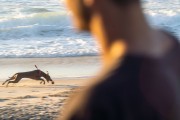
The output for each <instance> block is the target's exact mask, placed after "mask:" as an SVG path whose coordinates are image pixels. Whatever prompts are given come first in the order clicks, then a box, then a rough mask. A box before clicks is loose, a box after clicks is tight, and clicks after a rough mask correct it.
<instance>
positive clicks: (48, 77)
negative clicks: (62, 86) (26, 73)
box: [45, 71, 54, 84]
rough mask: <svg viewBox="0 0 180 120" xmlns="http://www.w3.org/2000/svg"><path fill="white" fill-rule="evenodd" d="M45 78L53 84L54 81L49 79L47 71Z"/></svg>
mask: <svg viewBox="0 0 180 120" xmlns="http://www.w3.org/2000/svg"><path fill="white" fill-rule="evenodd" d="M45 78H46V80H47V82H49V81H51V83H52V84H54V81H53V80H52V79H51V77H50V75H49V72H48V71H47V73H46V77H45Z"/></svg>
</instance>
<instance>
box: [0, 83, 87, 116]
mask: <svg viewBox="0 0 180 120" xmlns="http://www.w3.org/2000/svg"><path fill="white" fill-rule="evenodd" d="M86 82H87V80H86V79H78V80H75V79H73V80H55V84H53V85H52V84H50V83H49V84H46V85H41V84H39V81H33V82H32V80H24V81H22V82H20V83H17V84H15V85H10V86H9V87H5V86H2V85H0V95H1V97H0V120H5V119H6V120H14V119H16V120H29V119H30V120H54V119H56V118H57V116H58V115H60V114H61V112H60V110H61V108H62V106H63V104H64V103H65V100H66V99H67V98H68V97H69V95H71V94H72V93H73V92H75V91H76V92H77V91H78V90H79V89H78V88H80V89H81V88H83V87H84V85H85V84H86ZM1 84H2V83H1Z"/></svg>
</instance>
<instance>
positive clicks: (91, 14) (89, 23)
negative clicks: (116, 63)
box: [66, 0, 144, 61]
mask: <svg viewBox="0 0 180 120" xmlns="http://www.w3.org/2000/svg"><path fill="white" fill-rule="evenodd" d="M66 1H67V6H68V7H69V9H70V10H71V11H72V16H73V20H74V23H75V26H76V27H77V28H78V29H79V30H80V31H88V32H90V33H91V34H92V35H94V36H95V37H96V38H97V40H98V43H99V45H100V48H101V54H102V55H103V57H104V58H103V60H105V61H108V59H112V56H114V55H115V56H116V57H117V56H119V55H120V54H121V53H122V51H125V49H126V48H127V47H126V46H127V45H126V43H125V42H122V40H125V39H129V38H128V37H129V36H133V35H130V34H133V33H134V31H138V30H139V28H143V27H141V25H142V24H143V21H142V19H143V17H144V16H143V14H142V9H141V4H140V0H66ZM133 25H134V26H133ZM137 27H138V28H137ZM141 31H142V30H141ZM134 34H135V33H134ZM133 39H134V36H133ZM114 46H115V47H114ZM117 46H118V47H117ZM116 57H115V58H116Z"/></svg>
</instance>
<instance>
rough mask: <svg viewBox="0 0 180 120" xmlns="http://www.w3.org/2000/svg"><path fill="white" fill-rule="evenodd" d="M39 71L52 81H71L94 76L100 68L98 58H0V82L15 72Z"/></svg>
mask: <svg viewBox="0 0 180 120" xmlns="http://www.w3.org/2000/svg"><path fill="white" fill-rule="evenodd" d="M35 65H37V66H38V68H39V69H41V70H42V71H44V72H46V71H48V72H49V73H50V76H51V78H52V79H56V80H57V79H63V78H67V79H71V78H81V77H91V76H95V75H96V73H97V72H98V71H99V69H100V67H101V63H100V57H99V56H83V57H79V56H78V57H62V58H0V66H1V67H0V71H2V72H0V80H2V79H7V78H8V77H10V76H12V75H13V74H15V73H17V72H26V71H32V70H35V69H36V68H35V67H34V66H35Z"/></svg>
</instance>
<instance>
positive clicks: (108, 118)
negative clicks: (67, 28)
mask: <svg viewBox="0 0 180 120" xmlns="http://www.w3.org/2000/svg"><path fill="white" fill-rule="evenodd" d="M67 5H68V7H69V9H70V10H71V11H72V14H73V18H74V23H75V25H76V26H77V28H79V30H85V31H89V32H90V33H91V34H92V35H93V36H95V37H96V39H97V41H98V43H99V45H100V47H101V54H102V62H103V65H104V67H103V70H104V71H103V72H102V74H101V75H100V76H99V77H97V79H96V82H95V83H93V84H91V85H89V86H88V88H86V90H84V91H83V92H82V93H80V94H79V95H75V97H74V98H71V99H70V100H69V103H67V105H66V106H65V113H64V115H63V118H62V119H63V120H180V45H179V43H178V40H177V39H176V38H175V37H173V36H172V35H171V34H169V33H168V32H165V31H163V30H158V29H153V28H151V27H150V26H149V25H148V23H147V22H146V20H145V18H144V15H143V12H142V9H141V5H140V0H67Z"/></svg>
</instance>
